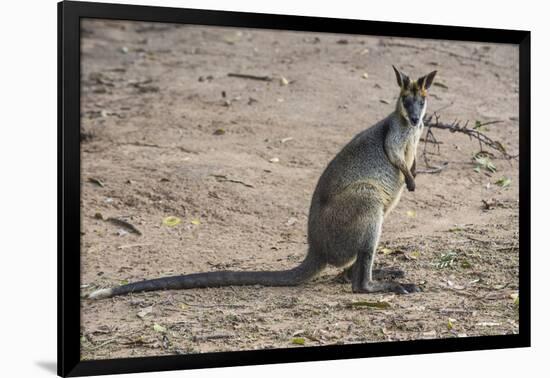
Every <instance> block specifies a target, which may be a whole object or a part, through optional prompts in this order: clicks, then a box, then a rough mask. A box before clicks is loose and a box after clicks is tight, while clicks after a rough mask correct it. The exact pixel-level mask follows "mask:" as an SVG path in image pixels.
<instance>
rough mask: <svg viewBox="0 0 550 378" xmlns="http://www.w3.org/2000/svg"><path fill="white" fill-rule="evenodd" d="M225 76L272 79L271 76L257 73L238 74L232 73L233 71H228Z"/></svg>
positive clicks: (262, 79) (261, 79)
mask: <svg viewBox="0 0 550 378" xmlns="http://www.w3.org/2000/svg"><path fill="white" fill-rule="evenodd" d="M227 76H229V77H239V78H241V79H251V80H260V81H272V80H273V78H272V77H271V76H258V75H249V74H240V73H233V72H230V73H228V74H227Z"/></svg>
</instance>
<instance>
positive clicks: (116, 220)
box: [106, 217, 142, 235]
mask: <svg viewBox="0 0 550 378" xmlns="http://www.w3.org/2000/svg"><path fill="white" fill-rule="evenodd" d="M106 220H107V221H108V222H111V223H113V224H116V225H117V226H121V227H124V228H126V229H127V230H128V231H130V232H133V233H134V234H138V235H142V233H141V231H140V230H138V229H137V228H136V226H134V225H133V224H131V223H130V222H128V221H125V220H124V219H120V218H113V217H110V218H107V219H106Z"/></svg>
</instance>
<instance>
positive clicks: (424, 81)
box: [417, 71, 437, 89]
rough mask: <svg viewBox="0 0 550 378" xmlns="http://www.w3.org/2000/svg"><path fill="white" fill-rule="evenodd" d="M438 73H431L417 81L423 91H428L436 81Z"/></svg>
mask: <svg viewBox="0 0 550 378" xmlns="http://www.w3.org/2000/svg"><path fill="white" fill-rule="evenodd" d="M436 73H437V71H433V72H430V73H429V74H427V75H426V76H422V77H421V78H420V79H418V80H417V82H418V85H419V86H420V88H422V89H428V88H430V87H431V86H432V83H433V81H434V77H435V74H436Z"/></svg>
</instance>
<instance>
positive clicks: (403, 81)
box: [392, 66, 411, 89]
mask: <svg viewBox="0 0 550 378" xmlns="http://www.w3.org/2000/svg"><path fill="white" fill-rule="evenodd" d="M392 67H393V70H394V71H395V77H396V78H397V84H398V85H399V86H400V87H401V88H403V89H406V88H408V86H409V84H410V83H411V79H409V77H408V76H407V75H405V74H404V73H402V72H401V71H399V70H398V69H397V68H395V66H392Z"/></svg>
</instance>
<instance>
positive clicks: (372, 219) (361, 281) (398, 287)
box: [351, 209, 420, 294]
mask: <svg viewBox="0 0 550 378" xmlns="http://www.w3.org/2000/svg"><path fill="white" fill-rule="evenodd" d="M373 210H374V209H373ZM373 212H376V213H377V214H376V215H375V216H372V214H371V216H369V217H365V218H364V219H365V220H366V224H365V234H364V238H363V243H362V244H361V247H360V249H359V251H358V253H357V260H355V263H354V264H353V266H352V268H351V269H352V270H351V279H352V280H351V281H352V282H351V287H352V291H353V292H354V293H376V292H388V291H390V292H394V293H398V294H408V293H414V292H418V291H420V290H419V289H418V287H417V286H416V285H414V284H400V283H399V282H396V281H382V280H378V279H375V276H374V271H373V269H372V267H373V265H374V258H375V255H376V248H377V246H378V242H379V240H380V234H381V232H382V221H383V215H382V210H381V209H380V210H374V211H373Z"/></svg>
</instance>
